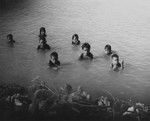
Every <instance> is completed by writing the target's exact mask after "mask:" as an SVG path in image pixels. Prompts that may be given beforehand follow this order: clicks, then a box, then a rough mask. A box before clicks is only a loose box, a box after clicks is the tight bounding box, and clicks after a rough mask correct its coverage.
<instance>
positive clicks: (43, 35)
mask: <svg viewBox="0 0 150 121" xmlns="http://www.w3.org/2000/svg"><path fill="white" fill-rule="evenodd" d="M46 37H47V35H46V29H45V28H44V27H41V28H40V33H39V43H41V41H42V42H43V41H46Z"/></svg>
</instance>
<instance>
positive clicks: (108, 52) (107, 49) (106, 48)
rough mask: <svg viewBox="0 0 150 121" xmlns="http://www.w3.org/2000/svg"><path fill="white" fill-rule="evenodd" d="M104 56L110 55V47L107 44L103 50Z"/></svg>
mask: <svg viewBox="0 0 150 121" xmlns="http://www.w3.org/2000/svg"><path fill="white" fill-rule="evenodd" d="M104 51H105V54H106V55H108V56H110V55H111V54H112V50H111V45H109V44H107V45H106V46H105V48H104Z"/></svg>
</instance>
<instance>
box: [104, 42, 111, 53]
mask: <svg viewBox="0 0 150 121" xmlns="http://www.w3.org/2000/svg"><path fill="white" fill-rule="evenodd" d="M105 49H107V50H108V51H109V52H111V45H109V44H107V45H106V46H105Z"/></svg>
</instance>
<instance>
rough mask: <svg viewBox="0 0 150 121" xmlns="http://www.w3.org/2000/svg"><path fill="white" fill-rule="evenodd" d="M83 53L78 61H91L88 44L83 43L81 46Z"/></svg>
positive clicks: (91, 56) (91, 55)
mask: <svg viewBox="0 0 150 121" xmlns="http://www.w3.org/2000/svg"><path fill="white" fill-rule="evenodd" d="M82 50H83V53H82V54H81V55H80V57H79V60H85V59H90V60H92V59H93V54H92V53H91V52H90V50H91V46H90V44H89V43H84V44H83V45H82Z"/></svg>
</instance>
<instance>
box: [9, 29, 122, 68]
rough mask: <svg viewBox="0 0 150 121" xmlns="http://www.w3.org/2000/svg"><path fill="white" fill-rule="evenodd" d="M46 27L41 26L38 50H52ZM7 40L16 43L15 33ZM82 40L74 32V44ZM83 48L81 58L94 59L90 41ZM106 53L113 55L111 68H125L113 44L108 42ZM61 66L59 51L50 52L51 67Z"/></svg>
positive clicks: (77, 44) (78, 43) (78, 44)
mask: <svg viewBox="0 0 150 121" xmlns="http://www.w3.org/2000/svg"><path fill="white" fill-rule="evenodd" d="M46 37H47V34H46V29H45V28H44V27H41V28H40V32H39V45H38V47H37V49H38V50H50V49H51V48H50V46H49V45H48V44H47V41H46ZM7 40H8V43H10V44H14V43H15V40H14V39H13V35H12V34H9V35H7ZM80 44H81V42H80V40H79V36H78V34H74V35H73V36H72V45H73V46H80ZM81 48H82V51H83V52H82V53H81V55H80V57H79V60H92V59H93V58H94V57H93V54H92V53H91V46H90V44H89V43H87V42H85V43H83V44H82V45H81ZM104 51H105V54H106V55H107V56H110V57H111V60H112V62H111V69H112V70H114V71H119V70H122V69H123V68H124V62H123V61H122V62H120V61H119V56H118V55H117V54H115V53H114V52H113V51H112V49H111V45H109V44H107V45H106V46H105V48H104ZM59 66H60V61H59V58H58V53H57V52H52V53H51V54H50V60H49V67H51V68H53V69H58V68H59Z"/></svg>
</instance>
